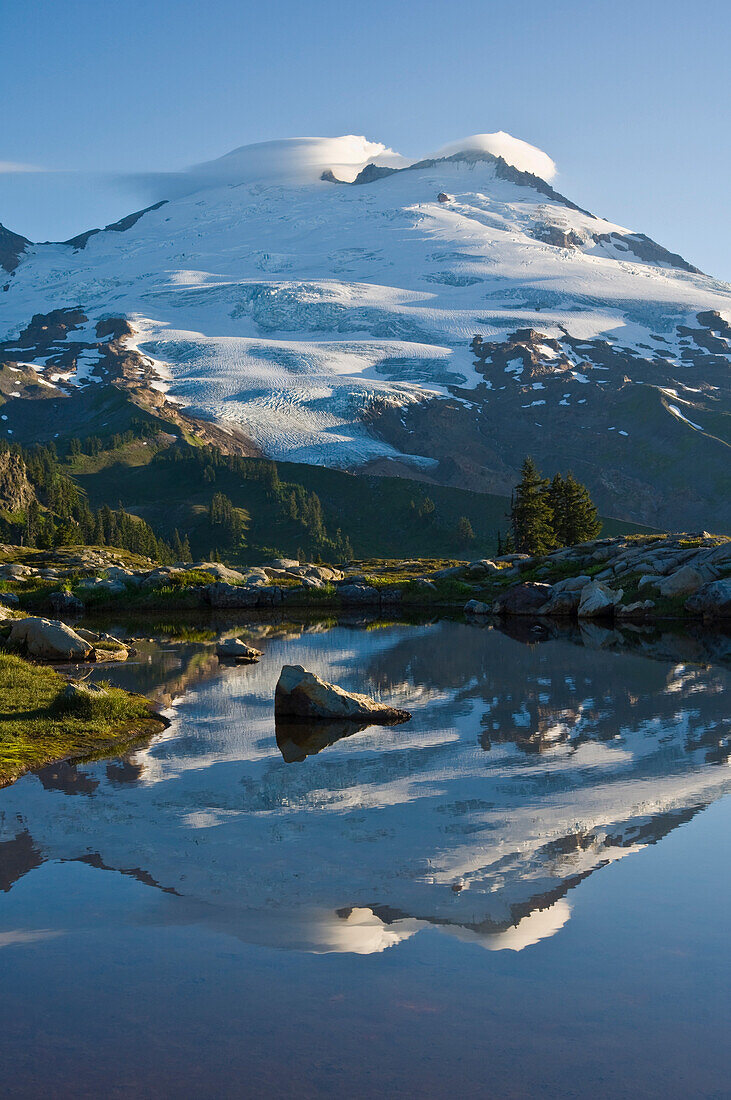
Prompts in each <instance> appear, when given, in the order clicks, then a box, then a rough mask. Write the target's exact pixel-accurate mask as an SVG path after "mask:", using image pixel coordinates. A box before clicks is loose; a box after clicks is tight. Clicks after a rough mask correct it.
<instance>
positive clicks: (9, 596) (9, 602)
mask: <svg viewBox="0 0 731 1100" xmlns="http://www.w3.org/2000/svg"><path fill="white" fill-rule="evenodd" d="M0 604H4V606H5V607H19V606H20V600H19V599H18V597H17V596H16V595H15V593H14V592H0Z"/></svg>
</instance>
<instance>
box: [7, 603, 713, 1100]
mask: <svg viewBox="0 0 731 1100" xmlns="http://www.w3.org/2000/svg"><path fill="white" fill-rule="evenodd" d="M521 630H522V636H521V637H519V638H512V637H508V636H507V635H505V634H503V633H500V632H498V631H497V630H492V629H479V628H476V627H473V626H469V625H465V624H461V623H453V622H447V621H444V622H437V623H427V624H422V625H392V624H369V625H368V626H365V625H363V624H361V625H352V626H342V625H341V626H334V627H332V626H326V625H322V626H318V625H317V624H311V625H310V626H308V627H302V628H296V627H284V626H282V627H276V626H271V625H270V626H265V625H262V624H259V625H251V626H250V628H249V630H248V632H245V637H247V638H248V640H250V641H252V642H254V643H255V644H257V645H258V646H259V648H262V649H263V650H264V656H263V658H262V661H261V663H260V664H258V665H254V666H246V667H234V668H221V667H219V665H218V662H217V660H216V658H215V656H213V648H212V646H211V644H210V643H209V642H207V641H205V640H204V639H205V635H199V636H197V635H195V634H192V635H191V634H190V633H189V635H188V640H180V638H179V637H178V638H175V637H173V636H171V635H170V633H169V632H168V633H167V634H164V633H161V632H156V631H154V630H152V629H150V633H151V634H157V636H156V637H155V639H154V640H150V641H147V642H143V643H141V644H140V645H139V652H138V656H137V658H136V659H135V660H134V661H131V662H130V663H128V664H127V665H126V666H123V667H122V666H120V667H119V668H113V669H109V668H107V669H105V670H104V672H103V675H104V676H106V677H107V678H112V679H114V681H115V682H117V683H120V684H122V685H123V686H125V687H129V688H135V689H137V690H140V691H144V692H146V693H147V694H148V695H150V697H151V698H155V699H156V700H157V701H158V704H159V705H162V706H165V707H166V708H167V713H168V714H169V716H170V718H171V726H170V728H169V729H168V730H167V731H166V732H165V733H164V734H162V735H161V736H160V737H159V738H157V739H156V740H155V741H154V742H153V743H152V744H150V745H149V746H146V747H144V748H142V749H139V750H137V751H135V752H133V753H131V754H128V755H127V756H126V757H125V758H124V759H120V760H113V761H105V762H102V763H90V764H83V765H79V766H74V765H70V764H63V765H56V766H53V767H49V768H44V769H42V770H41V771H40V772H38V773H37V774H35V775H28V776H26V777H25V778H24V779H22V780H21V781H19V782H18V783H16V784H15V785H14V786H12V787H9V788H7V789H5V790H3V791H0V984H1V988H2V997H1V998H0V1001H1V1004H2V1007H1V1008H0V1013H1V1014H2V1028H1V1031H0V1035H1V1038H0V1049H1V1050H2V1064H3V1074H2V1079H1V1083H0V1094H2V1095H7V1096H41V1095H43V1096H49V1095H51V1096H63V1097H65V1096H102V1095H103V1096H112V1097H116V1096H120V1097H125V1096H137V1097H139V1096H156V1097H160V1096H163V1097H166V1096H171V1097H178V1096H180V1097H189V1096H225V1097H228V1096H232V1097H238V1096H264V1095H266V1096H273V1097H279V1096H282V1097H284V1096H297V1097H309V1096H339V1095H341V1094H344V1093H348V1094H350V1095H352V1096H355V1097H375V1096H382V1095H386V1096H399V1097H400V1096H404V1097H405V1096H415V1095H423V1096H435V1097H447V1096H453V1095H460V1096H467V1097H478V1096H479V1097H484V1096H490V1097H525V1096H536V1095H542V1096H557V1097H558V1096H561V1097H573V1096H575V1097H589V1096H611V1097H615V1096H616V1097H636V1096H643V1097H645V1096H651V1097H654V1096H657V1097H660V1096H663V1097H676V1096H677V1097H681V1096H682V1097H692V1096H698V1097H721V1096H728V1095H729V1091H728V1081H729V1071H730V1070H731V1065H730V1064H729V1054H728V1051H729V1042H728V1024H729V1008H730V1007H731V1004H730V1002H729V996H728V979H729V976H730V975H729V967H728V931H729V926H728V912H729V903H730V902H731V888H730V886H729V866H731V862H730V861H729V855H730V854H731V828H730V827H729V826H731V800H730V799H728V798H725V797H724V796H725V795H727V793H728V792H729V790H731V769H729V766H728V756H729V740H728V738H729V733H730V732H731V731H730V730H729V726H728V718H727V708H728V695H727V694H725V693H726V690H727V688H728V686H729V680H730V679H731V674H730V673H729V670H728V667H727V666H726V665H724V664H723V663H722V662H720V663H716V662H715V661H714V662H711V663H709V662H708V661H707V659H706V658H707V655H708V652H709V651H710V652H712V653H720V652H721V651H722V650H723V648H724V642H723V640H721V641H720V642H715V643H713V645H710V646H709V644H708V643H707V642H705V643H703V644H699V643H698V642H697V641H696V640H693V639H691V638H682V637H681V638H667V639H659V640H658V639H657V638H653V639H651V641H650V642H647V641H643V639H642V638H640V642H639V644H638V645H629V644H628V641H627V637H624V638H622V637H620V636H619V635H613V634H612V633H611V632H608V631H602V630H601V629H600V628H591V629H589V630H588V631H585V632H584V635H583V637H582V636H579V635H577V636H576V637H575V638H574V639H573V640H570V639H568V638H564V637H550V638H548V637H546V636H545V632H542V631H540V630H536V631H533V630H532V628H530V627H528V626H526V627H523V628H521ZM701 658H703V660H701ZM285 663H299V664H303V665H305V667H307V668H309V669H311V670H313V671H315V672H317V673H319V674H320V675H321V676H323V677H324V678H325V679H328V680H333V681H336V682H338V683H340V684H342V685H343V686H344V687H346V688H350V689H354V690H365V691H368V692H370V693H372V694H374V695H376V696H381V697H382V698H383V699H384V700H388V701H389V702H392V703H393V704H394V705H396V706H401V707H405V708H407V709H409V710H411V711H412V712H413V719H412V721H411V722H409V723H408V724H407V725H403V726H397V727H391V728H382V727H377V726H371V727H369V728H366V729H359V730H357V731H356V732H352V727H350V729H349V728H348V727H345V726H343V727H341V726H337V725H329V726H326V727H323V726H319V727H311V728H306V729H304V730H303V729H297V728H294V727H292V726H279V727H276V726H275V723H274V717H273V693H274V685H275V683H276V680H277V677H278V675H279V671H280V669H281V666H282V664H285ZM93 675H94V676H95V677H97V678H98V677H99V676H100V675H101V673H100V672H99V671H98V670H97V671H95V672H94V673H93Z"/></svg>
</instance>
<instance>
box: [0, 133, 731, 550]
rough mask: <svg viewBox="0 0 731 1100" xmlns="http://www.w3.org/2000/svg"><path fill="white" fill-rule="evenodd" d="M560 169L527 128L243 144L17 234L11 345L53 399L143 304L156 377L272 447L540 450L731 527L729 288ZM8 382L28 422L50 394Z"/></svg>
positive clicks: (351, 461) (626, 504) (510, 454)
mask: <svg viewBox="0 0 731 1100" xmlns="http://www.w3.org/2000/svg"><path fill="white" fill-rule="evenodd" d="M554 172H555V169H554V165H553V162H552V161H551V160H550V158H549V157H548V156H547V155H546V154H545V153H542V152H541V151H540V150H538V149H535V148H533V147H532V146H530V145H527V144H526V143H525V142H521V141H518V140H517V139H515V138H512V137H510V136H509V135H507V134H487V135H478V136H477V137H474V138H469V139H465V140H464V141H462V142H457V143H456V144H454V145H451V146H447V147H446V148H445V149H442V150H440V151H438V152H437V153H435V154H433V155H432V156H430V157H429V158H427V159H425V160H421V161H418V162H416V163H409V162H408V161H406V160H404V158H402V157H400V156H399V155H398V154H396V153H394V152H393V151H392V150H390V149H387V148H386V147H385V146H382V145H379V144H377V143H373V142H369V141H366V139H365V138H360V137H354V136H348V137H342V138H335V139H318V138H306V139H293V140H291V141H281V142H268V143H264V144H260V145H253V146H247V147H244V148H242V149H238V150H235V151H234V152H233V153H230V154H228V155H227V156H225V157H222V158H220V159H219V160H216V161H213V162H211V163H208V164H203V165H200V166H197V167H195V168H193V169H191V170H190V171H188V172H184V173H177V174H170V175H168V176H162V177H158V178H155V179H153V180H151V181H150V185H151V187H152V189H153V197H154V198H156V199H157V200H158V201H157V202H155V204H154V205H153V206H151V207H150V208H148V209H147V210H145V211H143V212H141V213H137V214H134V215H130V216H129V217H127V218H125V219H122V221H120V222H118V223H115V224H114V225H112V226H108V227H107V229H106V230H102V231H92V232H90V233H85V234H82V235H80V236H78V237H76V238H74V239H73V240H71V241H68V242H65V243H63V244H42V245H32V244H30V242H27V241H26V239H25V238H24V237H21V236H20V235H18V234H12V233H9V232H8V231H3V235H2V236H0V263H2V264H3V266H4V267H5V269H6V271H7V272H8V276H7V279H6V280H5V282H4V287H3V289H4V290H5V291H6V293H3V294H0V339H3V338H4V342H3V343H2V344H0V362H5V364H6V372H7V370H10V369H11V368H14V369H15V372H16V374H17V376H18V378H20V376H21V374H22V375H23V379H24V380H26V381H27V378H28V377H29V376H30V377H32V378H37V379H39V380H41V381H43V382H45V383H47V384H50V385H51V386H55V387H58V392H57V393H51V392H50V391H48V385H47V386H46V391H47V392H46V393H44V395H43V396H44V397H46V399H47V398H48V397H56V398H58V399H59V400H60V397H61V395H62V394H63V393H64V392H67V391H69V390H71V389H72V388H74V387H76V388H78V387H80V386H81V387H84V386H86V387H89V386H91V385H93V384H94V383H95V382H98V383H103V382H105V381H107V382H108V381H111V380H115V379H114V371H113V369H112V367H111V365H110V363H109V361H108V356H107V353H106V350H105V343H109V342H110V341H111V340H113V339H114V338H115V333H116V334H117V336H118V334H119V331H120V330H119V328H114V326H110V325H109V320H110V319H112V318H120V317H122V318H126V319H127V320H128V321H129V322H130V323H131V325H132V328H133V330H134V331H133V332H132V333H131V334H129V335H127V336H125V337H124V340H125V346H126V348H127V349H128V350H134V349H137V350H138V351H139V352H140V353H141V356H142V357H143V358H138V360H137V362H138V366H137V371H138V384H139V385H140V386H149V385H150V384H151V379H152V378H154V376H155V375H156V376H157V378H156V380H155V381H153V383H152V384H154V385H155V386H156V388H158V389H163V390H165V391H166V393H167V396H168V399H169V400H174V401H176V402H180V403H183V404H184V405H186V406H187V407H188V408H189V409H190V410H191V411H192V412H195V413H196V414H198V415H202V416H204V417H207V418H213V419H215V420H216V421H218V422H220V423H222V424H224V425H234V426H236V428H237V430H238V431H239V432H243V434H244V435H246V436H247V437H249V438H250V439H252V440H253V441H254V442H255V443H256V444H257V445H258V446H259V447H260V448H261V449H262V450H263V451H264V453H266V454H268V455H270V456H272V457H274V458H278V459H287V460H291V461H298V462H307V463H316V464H324V465H332V466H342V467H347V468H368V469H370V470H372V471H375V472H400V473H405V474H407V475H410V476H418V477H427V478H432V479H434V480H436V481H440V482H443V483H447V484H455V485H460V486H466V487H471V488H477V489H483V490H492V491H495V492H507V491H509V489H510V487H511V486H512V484H514V482H515V478H516V471H517V469H518V467H519V464H520V462H521V460H522V458H523V457H524V455H525V454H526V453H532V454H533V455H534V457H536V459H537V460H538V461H539V463H540V464H541V465H543V466H544V467H545V468H546V470H547V471H548V472H552V471H553V470H554V469H556V468H563V469H565V468H573V469H574V471H575V472H576V473H577V474H578V475H579V476H581V477H582V478H583V479H584V480H586V481H587V482H588V483H589V485H590V486H591V488H592V490H593V491H594V493H595V495H596V498H597V500H598V502H599V504H600V505H601V507H602V510H603V511H604V512H606V513H608V514H614V515H618V516H622V517H624V518H628V519H634V520H639V521H644V522H648V523H656V524H658V525H665V526H675V527H677V526H683V525H685V526H694V525H695V526H708V527H714V528H716V529H719V530H720V529H724V528H728V527H729V525H730V524H731V514H730V506H729V495H730V494H729V492H728V489H729V479H728V468H729V427H728V426H729V364H730V363H731V323H730V322H731V287H729V286H728V285H727V284H725V283H722V282H720V281H717V280H715V279H712V278H710V277H708V276H706V275H704V274H702V273H701V272H699V271H697V269H695V268H694V267H692V266H691V265H690V264H689V263H687V262H686V261H685V260H684V259H682V258H681V257H680V256H677V255H675V254H673V253H672V252H669V251H667V250H665V249H664V248H662V247H661V246H660V245H658V244H656V243H655V242H653V241H651V240H650V239H649V238H647V237H645V236H643V235H642V234H640V233H635V232H631V231H630V230H628V229H626V228H623V227H622V226H618V225H615V224H613V223H612V222H608V221H605V220H603V219H601V218H598V217H595V216H594V215H593V214H590V213H588V212H586V211H584V210H582V209H580V208H579V207H578V206H577V205H575V204H574V203H573V202H571V201H570V200H568V199H566V198H564V197H563V196H561V195H560V194H559V193H558V192H557V191H555V190H554V189H553V187H552V185H551V183H549V182H548V181H549V180H550V179H552V178H553V175H554ZM72 309H74V310H76V311H80V313H79V312H77V313H75V314H73V315H71V314H70V315H69V316H70V317H71V318H72V321H71V325H70V326H62V327H61V328H60V329H59V327H58V326H56V328H55V329H53V331H52V332H51V329H50V328H49V327H48V326H47V327H46V329H45V330H44V329H43V325H42V324H41V325H40V326H39V324H38V323H37V324H36V326H35V328H34V329H32V330H28V325H29V322H30V321H31V318H32V317H33V315H34V314H43V315H48V314H49V313H51V312H52V311H57V310H72ZM82 318H85V320H83V319H82ZM104 321H106V322H107V324H106V325H105V326H102V327H100V328H97V325H98V324H99V322H104ZM28 331H30V333H31V334H30V335H28ZM24 332H25V333H26V335H25V336H23V335H22V334H23V333H24ZM39 332H40V335H39ZM51 336H52V337H53V338H52V339H51ZM24 372H25V373H24ZM33 372H35V373H34V374H33ZM128 375H129V372H128ZM8 380H9V381H8ZM127 380H128V382H129V376H128V379H127ZM6 382H8V384H6V385H5V386H4V387H3V385H2V375H0V391H2V392H3V393H4V396H5V397H6V399H7V404H6V406H5V407H4V408H3V410H2V413H3V416H4V417H7V420H5V419H4V420H3V421H2V431H3V434H6V433H9V435H10V437H12V436H13V434H15V438H20V437H22V436H23V435H27V434H28V432H29V430H30V429H29V425H32V419H31V420H29V419H28V417H27V415H24V413H23V409H22V408H21V406H26V407H27V405H28V399H29V398H30V397H31V396H32V394H31V392H30V390H29V389H28V388H27V387H25V386H20V388H18V386H17V385H15V383H14V382H13V378H12V376H10V375H7V374H6ZM11 387H14V388H11ZM59 407H60V406H59ZM62 419H63V418H62V417H59V420H62ZM14 420H17V424H14ZM46 430H48V429H46ZM18 433H20V435H19V434H18ZM50 434H54V433H50Z"/></svg>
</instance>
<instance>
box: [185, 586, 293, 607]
mask: <svg viewBox="0 0 731 1100" xmlns="http://www.w3.org/2000/svg"><path fill="white" fill-rule="evenodd" d="M203 594H204V598H205V599H206V600H207V602H208V603H209V604H210V605H211V607H237V608H243V607H271V606H273V605H274V604H277V603H281V600H282V590H281V588H277V587H276V586H275V585H235V584H225V583H224V582H223V581H215V582H214V583H213V584H209V585H206V587H205V588H204V589H203Z"/></svg>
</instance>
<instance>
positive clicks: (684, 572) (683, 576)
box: [658, 565, 706, 596]
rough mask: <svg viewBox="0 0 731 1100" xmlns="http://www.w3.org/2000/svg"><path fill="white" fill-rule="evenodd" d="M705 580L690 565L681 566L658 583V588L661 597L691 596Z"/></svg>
mask: <svg viewBox="0 0 731 1100" xmlns="http://www.w3.org/2000/svg"><path fill="white" fill-rule="evenodd" d="M705 581H706V578H705V577H704V576H703V575H702V573H700V572H699V571H698V570H697V569H695V568H694V567H693V566H692V565H683V566H682V567H681V568H680V569H678V570H677V572H675V573H671V574H670V576H669V577H665V579H664V580H663V581H661V582H660V584H659V585H658V588H659V590H660V595H661V596H692V595H693V593H694V592H697V591H698V589H699V588H702V587H703V585H704V583H705Z"/></svg>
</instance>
